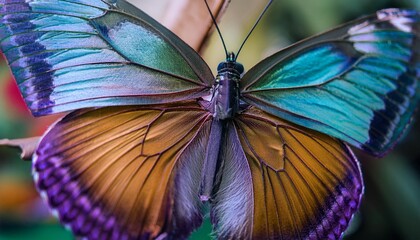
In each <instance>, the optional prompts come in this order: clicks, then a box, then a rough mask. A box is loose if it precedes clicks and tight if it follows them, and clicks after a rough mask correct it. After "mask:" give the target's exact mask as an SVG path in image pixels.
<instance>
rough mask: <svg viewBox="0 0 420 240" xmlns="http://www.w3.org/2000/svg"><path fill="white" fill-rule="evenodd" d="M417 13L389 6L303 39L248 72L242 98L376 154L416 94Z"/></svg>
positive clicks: (392, 137)
mask: <svg viewBox="0 0 420 240" xmlns="http://www.w3.org/2000/svg"><path fill="white" fill-rule="evenodd" d="M419 77H420V13H419V12H417V11H414V10H400V9H386V10H382V11H378V12H377V13H376V14H375V15H372V16H368V17H365V18H361V19H358V20H355V21H353V22H350V23H347V24H345V25H343V26H341V27H338V28H336V29H333V30H331V31H329V32H326V33H324V34H320V35H318V36H315V37H313V38H309V39H307V40H303V41H301V42H299V43H297V44H295V45H293V46H291V47H289V48H286V49H285V50H282V51H280V52H278V53H276V54H274V55H273V56H271V57H269V58H267V59H265V60H263V61H262V62H261V63H259V64H258V65H256V66H255V67H254V68H252V69H251V70H250V71H249V72H248V73H246V74H245V76H244V78H243V80H242V82H241V91H242V97H243V99H244V100H245V101H246V102H248V103H250V104H252V105H254V106H257V107H258V108H260V109H263V110H264V111H267V112H269V113H271V114H274V115H276V116H278V117H281V118H284V119H287V120H288V121H291V122H294V123H296V124H299V125H301V126H304V127H308V128H311V129H314V130H317V131H320V132H323V133H326V134H328V135H331V136H334V137H337V138H339V139H341V140H343V141H345V142H347V143H349V144H351V145H353V146H355V147H358V148H361V149H363V150H365V151H367V152H369V153H371V154H373V155H375V156H382V155H384V154H385V153H386V152H387V151H389V150H390V149H391V148H392V147H393V146H394V145H395V143H396V142H397V140H398V139H399V137H400V136H401V135H402V133H403V132H404V130H405V129H406V128H407V125H408V124H409V122H410V120H411V118H412V115H413V112H414V111H415V109H416V107H417V105H418V103H419V99H420V85H419Z"/></svg>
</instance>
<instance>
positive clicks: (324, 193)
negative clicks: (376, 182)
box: [211, 107, 363, 239]
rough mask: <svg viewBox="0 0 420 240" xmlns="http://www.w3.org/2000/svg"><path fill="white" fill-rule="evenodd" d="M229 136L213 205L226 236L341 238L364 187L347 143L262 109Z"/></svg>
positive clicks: (237, 122) (248, 114) (238, 122)
mask: <svg viewBox="0 0 420 240" xmlns="http://www.w3.org/2000/svg"><path fill="white" fill-rule="evenodd" d="M225 136H226V142H225V143H223V145H222V151H221V159H222V160H223V164H221V166H220V168H219V172H218V175H217V176H219V177H218V178H217V181H216V182H217V184H216V185H215V186H216V187H215V190H214V196H213V201H212V202H211V203H212V214H211V216H212V221H213V223H214V226H215V232H216V235H217V236H218V237H219V239H340V237H341V235H342V233H343V231H344V230H345V229H346V228H347V226H348V224H349V222H350V220H351V218H352V216H353V214H354V212H355V211H357V209H358V206H359V203H360V199H361V196H362V192H363V182H362V176H361V172H360V169H359V166H358V162H357V160H356V158H355V157H354V156H353V154H352V153H351V151H350V149H349V148H348V147H347V146H346V145H345V144H344V143H342V142H341V141H339V140H337V139H335V138H333V137H330V136H327V135H325V134H322V133H319V132H316V131H313V130H308V129H306V128H303V127H300V126H297V125H294V124H291V123H289V122H287V121H284V120H281V119H279V118H278V117H275V116H272V115H269V114H267V113H265V112H264V111H262V110H259V109H256V108H255V107H251V108H250V109H247V110H246V111H244V112H243V113H241V114H239V115H238V116H237V117H236V118H235V119H234V120H233V121H232V122H230V123H229V126H228V128H227V131H226V135H225Z"/></svg>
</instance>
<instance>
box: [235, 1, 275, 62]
mask: <svg viewBox="0 0 420 240" xmlns="http://www.w3.org/2000/svg"><path fill="white" fill-rule="evenodd" d="M272 2H273V0H270V1H269V2H268V3H267V5H266V6H265V8H264V10H263V11H262V12H261V14H260V16H259V17H258V19H257V21H256V22H255V24H254V26H253V27H252V28H251V30H250V31H249V33H248V35H247V36H246V38H245V40H244V41H243V42H242V45H241V47H240V48H239V50H238V53H236V57H235V61H236V59H238V56H239V53H240V52H241V50H242V47H243V46H244V45H245V43H246V41H247V40H248V38H249V36H251V33H252V32H253V31H254V29H255V27H256V26H257V25H258V23H259V22H260V20H261V18H262V17H263V16H264V13H265V12H267V10H268V8H269V7H270V5H271V3H272Z"/></svg>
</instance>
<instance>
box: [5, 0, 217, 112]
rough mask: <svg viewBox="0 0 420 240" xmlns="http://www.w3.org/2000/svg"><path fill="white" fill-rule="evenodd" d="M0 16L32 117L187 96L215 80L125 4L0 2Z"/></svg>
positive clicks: (180, 44) (202, 65)
mask: <svg viewBox="0 0 420 240" xmlns="http://www.w3.org/2000/svg"><path fill="white" fill-rule="evenodd" d="M111 2H112V4H111ZM0 16H1V22H0V41H1V44H0V46H1V50H2V51H3V53H4V54H5V56H6V58H7V60H8V62H9V65H10V67H11V69H12V72H13V74H14V76H15V78H16V80H17V82H18V84H19V87H20V90H21V92H22V95H23V97H24V99H25V101H26V103H27V105H28V107H29V108H30V109H31V111H32V113H33V114H34V115H47V114H51V113H56V112H63V111H68V110H74V109H80V108H85V107H99V106H115V105H134V104H157V103H168V102H173V101H180V100H186V99H193V98H197V97H199V96H203V95H206V94H207V92H208V90H209V87H210V86H211V81H213V77H212V73H211V71H210V70H209V68H208V66H207V65H206V64H205V62H204V61H203V60H202V59H201V57H200V56H199V55H198V54H197V53H196V52H195V51H194V50H193V49H191V48H190V47H189V46H188V45H187V44H185V43H184V42H183V41H182V40H181V39H179V38H178V37H177V36H176V35H175V34H173V33H171V32H170V31H169V30H168V29H166V28H165V27H163V26H162V25H160V24H159V23H158V22H156V21H155V20H153V19H152V18H150V17H149V16H147V15H146V14H145V13H143V12H142V11H141V10H139V9H137V8H135V7H133V6H132V5H130V4H129V3H127V2H125V1H124V0H117V1H100V0H89V1H87V0H57V1H49V0H30V1H25V0H0Z"/></svg>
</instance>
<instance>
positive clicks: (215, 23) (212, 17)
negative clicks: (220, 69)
mask: <svg viewBox="0 0 420 240" xmlns="http://www.w3.org/2000/svg"><path fill="white" fill-rule="evenodd" d="M204 2H205V3H206V7H207V10H208V11H209V13H210V16H211V19H212V20H213V23H214V26H216V29H217V32H218V33H219V37H220V39H221V40H222V44H223V48H224V49H225V54H226V59H227V58H228V56H229V54H228V51H227V48H226V44H225V40H223V37H222V33H221V32H220V29H219V26H218V25H217V22H216V19H215V18H214V16H213V13H212V12H211V9H210V6H209V3H208V2H207V0H204Z"/></svg>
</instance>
